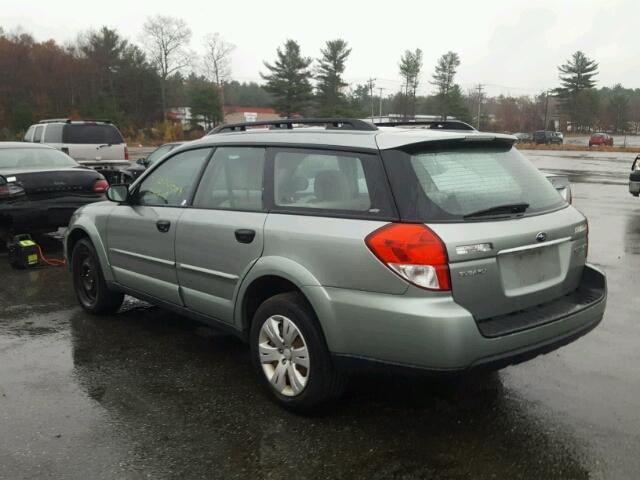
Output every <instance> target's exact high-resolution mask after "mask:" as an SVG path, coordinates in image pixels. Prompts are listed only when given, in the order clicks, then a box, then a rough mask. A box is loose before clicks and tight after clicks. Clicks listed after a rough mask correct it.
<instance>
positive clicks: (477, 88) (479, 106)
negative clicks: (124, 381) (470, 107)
mask: <svg viewBox="0 0 640 480" xmlns="http://www.w3.org/2000/svg"><path fill="white" fill-rule="evenodd" d="M483 88H484V85H482V84H481V83H479V84H478V86H477V87H476V90H478V124H477V126H476V128H477V129H478V130H480V109H481V107H482V89H483Z"/></svg>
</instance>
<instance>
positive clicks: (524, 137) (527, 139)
mask: <svg viewBox="0 0 640 480" xmlns="http://www.w3.org/2000/svg"><path fill="white" fill-rule="evenodd" d="M513 136H514V137H516V138H517V139H518V143H531V142H533V136H532V135H531V134H530V133H526V132H518V133H514V134H513Z"/></svg>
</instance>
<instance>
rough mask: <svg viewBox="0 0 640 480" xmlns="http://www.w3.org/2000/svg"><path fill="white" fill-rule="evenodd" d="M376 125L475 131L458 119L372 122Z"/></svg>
mask: <svg viewBox="0 0 640 480" xmlns="http://www.w3.org/2000/svg"><path fill="white" fill-rule="evenodd" d="M374 125H376V126H378V127H423V128H428V129H430V130H458V131H460V130H464V131H467V130H468V131H475V130H476V129H475V128H473V127H472V126H471V125H469V124H468V123H465V122H461V121H460V120H416V121H411V120H405V121H400V122H374Z"/></svg>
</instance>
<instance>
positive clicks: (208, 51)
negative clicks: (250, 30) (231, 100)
mask: <svg viewBox="0 0 640 480" xmlns="http://www.w3.org/2000/svg"><path fill="white" fill-rule="evenodd" d="M204 48H205V54H204V58H203V61H204V69H205V72H206V74H207V75H208V76H209V78H210V79H211V80H212V81H213V82H214V83H215V84H216V85H217V86H218V91H219V93H220V102H221V104H222V106H223V107H224V84H225V82H227V81H228V80H229V79H230V78H231V58H230V57H231V52H232V51H233V50H234V49H235V48H236V46H235V45H233V44H232V43H229V42H227V41H225V39H224V38H222V36H221V35H220V34H219V33H217V32H216V33H213V34H209V35H207V36H206V37H205V39H204Z"/></svg>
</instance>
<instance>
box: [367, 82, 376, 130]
mask: <svg viewBox="0 0 640 480" xmlns="http://www.w3.org/2000/svg"><path fill="white" fill-rule="evenodd" d="M375 84H376V79H375V78H370V79H369V80H367V85H369V99H370V101H371V102H370V103H371V121H372V122H373V87H374V86H375Z"/></svg>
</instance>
